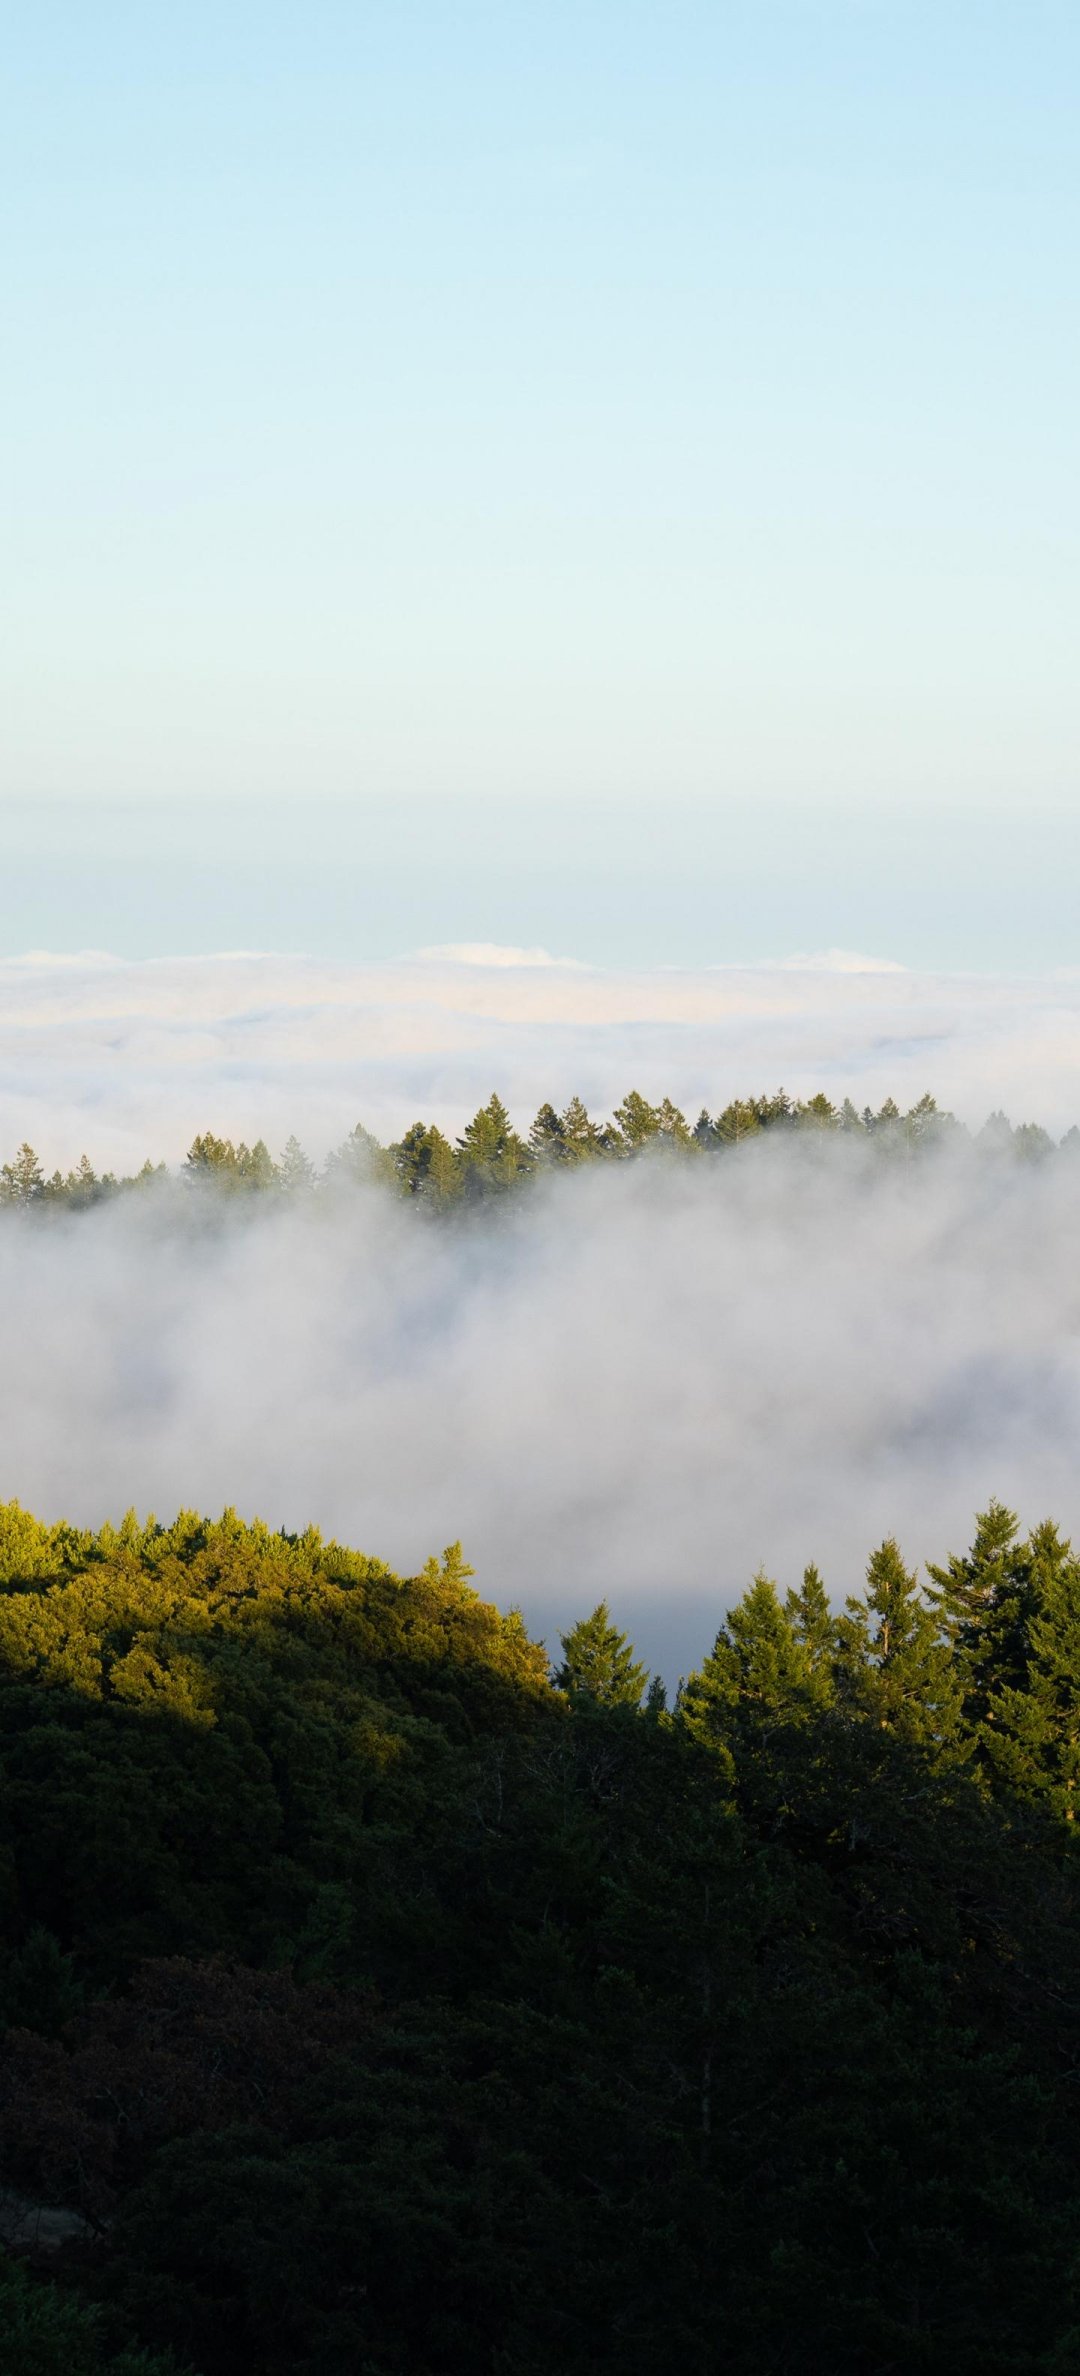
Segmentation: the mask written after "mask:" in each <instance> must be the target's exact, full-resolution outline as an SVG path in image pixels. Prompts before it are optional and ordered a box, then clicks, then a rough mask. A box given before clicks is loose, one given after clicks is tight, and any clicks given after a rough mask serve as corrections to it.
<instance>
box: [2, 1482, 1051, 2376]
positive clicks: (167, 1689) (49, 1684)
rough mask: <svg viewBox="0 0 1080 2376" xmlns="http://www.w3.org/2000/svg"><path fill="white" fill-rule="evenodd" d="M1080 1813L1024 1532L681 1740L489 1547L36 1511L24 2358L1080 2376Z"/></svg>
mask: <svg viewBox="0 0 1080 2376" xmlns="http://www.w3.org/2000/svg"><path fill="white" fill-rule="evenodd" d="M1078 1785H1080V1561H1078V1560H1077V1558H1076V1557H1075V1556H1074V1554H1073V1553H1072V1551H1071V1550H1070V1548H1069V1546H1068V1544H1067V1543H1065V1542H1064V1541H1063V1540H1062V1539H1061V1537H1060V1536H1059V1534H1058V1533H1057V1531H1056V1529H1055V1528H1054V1527H1053V1526H1052V1525H1051V1524H1046V1525H1043V1526H1041V1527H1039V1528H1037V1529H1036V1531H1035V1532H1034V1533H1033V1534H1032V1535H1031V1536H1030V1538H1028V1539H1027V1540H1021V1539H1020V1537H1019V1535H1018V1532H1017V1527H1016V1523H1015V1521H1014V1520H1013V1519H1012V1517H1011V1515H1010V1513H1009V1512H1008V1511H1005V1510H1003V1509H1001V1508H999V1507H997V1506H994V1507H992V1508H991V1509H990V1510H989V1511H988V1512H987V1513H985V1514H984V1516H983V1517H982V1518H981V1519H980V1520H979V1522H978V1526H977V1529H976V1534H975V1539H974V1543H973V1545H972V1547H971V1549H970V1550H969V1551H968V1552H966V1553H965V1554H963V1555H961V1556H957V1557H954V1558H952V1559H950V1560H947V1561H945V1562H944V1563H943V1564H942V1566H941V1567H940V1569H938V1570H936V1571H933V1572H932V1576H931V1588H930V1595H929V1596H925V1595H923V1594H921V1593H920V1592H919V1590H918V1588H917V1586H916V1583H915V1580H914V1578H913V1577H912V1576H911V1575H910V1574H909V1573H908V1571H907V1570H906V1568H905V1565H904V1562H903V1559H902V1557H901V1554H900V1552H899V1551H898V1549H897V1547H896V1545H895V1544H891V1543H886V1544H884V1545H882V1546H881V1547H880V1548H879V1549H878V1550H877V1551H876V1552H875V1553H874V1555H873V1557H872V1558H871V1560H870V1563H869V1568H868V1572H867V1581H866V1589H865V1592H864V1594H863V1595H862V1596H861V1597H859V1598H858V1599H856V1600H854V1601H851V1602H849V1603H848V1604H847V1606H846V1608H845V1609H844V1610H843V1612H842V1613H841V1614H840V1615H836V1614H835V1613H834V1612H833V1610H832V1609H831V1607H830V1604H829V1601H828V1598H827V1596H826V1593H825V1590H824V1587H823V1585H822V1582H821V1579H820V1578H819V1577H818V1576H817V1574H816V1571H815V1570H813V1569H812V1568H811V1569H808V1570H807V1572H806V1574H805V1576H804V1577H803V1579H802V1582H801V1583H800V1584H799V1585H798V1587H797V1588H795V1589H794V1590H792V1591H789V1592H787V1593H786V1594H781V1593H780V1592H779V1591H778V1590H777V1589H776V1587H775V1586H774V1585H773V1584H772V1583H771V1582H770V1581H769V1580H768V1579H766V1578H764V1577H759V1578H757V1579H756V1580H755V1581H754V1583H753V1584H752V1585H751V1587H750V1588H749V1590H748V1591H747V1593H746V1594H745V1596H744V1598H743V1600H742V1601H741V1602H740V1603H739V1605H738V1607H737V1608H735V1609H734V1610H733V1611H732V1612H731V1614H730V1616H729V1617H728V1618H727V1620H726V1622H725V1623H724V1624H723V1625H722V1626H721V1627H720V1630H719V1632H718V1634H717V1637H716V1640H715V1642H714V1644H713V1646H712V1648H711V1649H710V1650H709V1651H708V1654H707V1655H706V1656H704V1657H703V1659H702V1663H701V1665H700V1667H699V1669H698V1671H697V1672H696V1673H695V1674H694V1675H692V1676H691V1677H690V1678H689V1680H688V1681H687V1683H686V1684H685V1685H684V1686H683V1688H682V1690H681V1691H680V1693H679V1695H678V1699H677V1702H676V1704H675V1706H674V1707H673V1708H671V1709H668V1708H667V1707H666V1706H665V1704H664V1695H663V1692H662V1689H661V1688H660V1687H659V1685H658V1684H657V1683H656V1682H655V1681H654V1682H653V1683H652V1684H650V1683H649V1681H648V1678H647V1676H646V1675H645V1672H644V1670H643V1669H642V1668H641V1666H640V1665H639V1664H638V1662H637V1660H636V1659H635V1656H634V1653H633V1649H632V1647H631V1645H630V1644H629V1643H628V1642H627V1641H626V1639H625V1638H624V1636H623V1635H622V1634H621V1633H620V1632H619V1630H618V1627H617V1626H616V1624H615V1623H614V1622H613V1620H612V1619H611V1618H610V1616H609V1615H608V1612H607V1610H606V1608H604V1607H601V1608H600V1609H598V1610H595V1611H593V1612H592V1614H591V1615H586V1616H584V1617H583V1618H582V1620H581V1622H580V1623H579V1624H578V1625H577V1626H576V1627H575V1628H574V1629H573V1630H572V1631H571V1632H570V1633H569V1634H568V1635H567V1636H566V1637H565V1638H564V1641H563V1645H562V1656H561V1660H560V1662H559V1664H558V1667H557V1669H556V1671H555V1674H554V1675H552V1673H551V1671H550V1669H549V1666H548V1661H547V1658H546V1655H545V1653H544V1651H543V1649H542V1648H541V1647H540V1646H538V1645H537V1644H536V1643H534V1642H532V1641H531V1640H530V1639H529V1637H528V1635H527V1633H526V1631H525V1628H524V1626H523V1625H522V1623H521V1621H520V1619H519V1618H517V1617H516V1616H514V1615H512V1614H511V1615H502V1614H500V1613H499V1611H498V1610H497V1609H495V1608H494V1607H492V1606H490V1605H489V1604H488V1603H486V1602H485V1601H483V1600H481V1599H479V1598H477V1597H476V1595H475V1593H474V1591H473V1588H472V1586H471V1584H470V1581H469V1570H468V1568H467V1567H466V1566H465V1565H464V1563H463V1561H462V1557H461V1553H460V1550H459V1549H458V1547H457V1546H453V1547H452V1548H451V1549H450V1550H449V1551H448V1552H447V1553H446V1554H445V1555H444V1557H443V1559H442V1561H441V1562H435V1561H432V1562H430V1563H429V1565H428V1567H427V1568H426V1569H425V1571H424V1572H423V1573H422V1574H421V1575H419V1576H416V1577H412V1578H406V1579H402V1578H399V1577H397V1576H395V1575H393V1574H392V1573H391V1572H390V1571H389V1570H388V1569H387V1568H386V1567H384V1566H383V1565H382V1564H381V1563H380V1562H379V1561H378V1560H377V1559H371V1558H368V1557H365V1556H363V1555H361V1554H359V1553H357V1552H353V1551H349V1550H345V1549H342V1548H341V1547H340V1546H338V1545H336V1544H333V1543H325V1542H323V1541H322V1540H321V1539H320V1537H319V1536H318V1535H317V1534H316V1533H315V1532H310V1533H308V1534H306V1535H303V1536H300V1537H295V1536H284V1535H280V1534H273V1533H271V1532H269V1531H268V1530H267V1529H266V1528H265V1527H263V1526H260V1525H257V1524H256V1525H246V1524H244V1523H242V1522H241V1521H240V1520H239V1519H238V1518H236V1517H235V1516H234V1515H233V1514H232V1513H230V1512H226V1514H225V1515H224V1517H223V1518H221V1519H219V1520H218V1521H216V1522H214V1523H210V1522H208V1521H206V1520H204V1519H202V1518H199V1517H197V1516H194V1515H190V1514H189V1515H182V1516H181V1517H179V1518H178V1519H177V1520H176V1521H175V1523H174V1524H172V1525H170V1526H168V1527H160V1526H157V1525H155V1524H154V1522H153V1521H150V1522H148V1523H147V1524H146V1525H141V1524H139V1523H138V1522H137V1521H136V1520H135V1519H134V1518H133V1517H129V1518H127V1519H126V1520H125V1521H124V1523H123V1524H122V1525H121V1526H120V1527H119V1528H118V1529H115V1530H114V1529H111V1528H106V1529H103V1530H102V1532H101V1533H99V1534H97V1535H89V1534H86V1533H82V1532H80V1531H78V1530H77V1529H74V1528H72V1527H68V1526H53V1527H47V1526H44V1525H40V1524H38V1523H37V1522H36V1521H35V1520H34V1519H33V1518H32V1517H30V1516H29V1515H28V1514H27V1513H25V1512H24V1511H22V1510H21V1509H20V1508H19V1507H18V1506H17V1505H15V1504H10V1505H7V1507H6V1508H4V1509H3V1510H2V1511H0V1876H2V1878H0V1887H2V1890H3V1906H4V1920H3V1933H2V1938H3V1946H2V1953H0V2012H2V2015H3V2020H4V2024H5V2028H4V2034H3V2037H2V2041H0V2222H2V2225H3V2234H4V2235H5V2236H6V2238H7V2240H8V2242H9V2244H10V2245H14V2246H15V2247H16V2249H15V2251H14V2252H12V2253H10V2254H9V2256H8V2258H7V2260H6V2261H5V2260H3V2259H2V2257H0V2336H2V2337H3V2338H4V2349H3V2350H2V2351H0V2362H2V2364H3V2366H4V2368H5V2371H6V2376H59V2372H60V2371H61V2370H63V2371H64V2372H65V2376H97V2371H99V2370H101V2371H104V2370H106V2369H111V2370H112V2371H113V2376H117V2372H119V2376H165V2372H166V2371H167V2370H169V2369H172V2370H174V2371H175V2370H177V2369H180V2368H193V2369H195V2370H197V2371H198V2372H199V2376H249V2372H250V2371H260V2372H261V2376H346V2371H348V2372H349V2376H352V2372H353V2371H356V2372H358V2376H359V2372H364V2376H477V2372H478V2371H483V2372H484V2376H551V2372H552V2371H554V2370H559V2371H560V2372H565V2376H592V2371H594V2370H597V2369H610V2370H611V2371H613V2372H614V2371H620V2372H623V2376H625V2372H626V2371H631V2372H636V2371H641V2372H642V2376H668V2372H669V2371H675V2370H679V2371H683V2370H686V2371H690V2372H691V2376H717V2372H718V2371H721V2370H732V2371H736V2372H739V2376H741V2372H743V2371H745V2372H746V2376H758V2372H759V2371H768V2372H771V2371H776V2372H777V2376H781V2372H783V2376H796V2372H798V2376H844V2372H845V2371H847V2372H850V2376H867V2372H868V2371H881V2372H882V2376H884V2372H885V2371H896V2372H897V2376H899V2372H900V2371H907V2370H914V2369H923V2370H930V2371H938V2370H940V2371H942V2376H945V2372H948V2376H1021V2372H1023V2376H1031V2372H1033V2371H1043V2372H1045V2376H1067V2372H1068V2371H1071V2370H1072V2369H1074V2368H1075V2367H1076V2366H1077V2364H1078V2362H1080V2303H1078V2298H1077V2297H1078V2276H1077V2255H1076V2236H1077V2230H1078V2219H1080V2168H1078V2144H1080V2089H1078V2084H1077V2071H1078V2068H1080V2004H1078V2001H1077V1989H1076V1974H1077V1969H1078V1967H1080V1917H1078V1908H1077V1898H1076V1875H1077V1866H1076V1854H1075V1838H1076V1832H1075V1823H1074V1815H1075V1806H1076V1794H1077V1789H1078ZM46 2214H47V2215H48V2216H47V2217H46V2216H45V2215H46ZM49 2238H51V2239H52V2242H51V2247H50V2248H49V2249H46V2241H47V2240H48V2239H49ZM147 2355H149V2356H147Z"/></svg>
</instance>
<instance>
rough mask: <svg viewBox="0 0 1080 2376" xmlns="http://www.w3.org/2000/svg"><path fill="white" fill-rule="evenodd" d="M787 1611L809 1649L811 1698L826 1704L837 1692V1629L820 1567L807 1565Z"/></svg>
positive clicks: (786, 1605) (786, 1603)
mask: <svg viewBox="0 0 1080 2376" xmlns="http://www.w3.org/2000/svg"><path fill="white" fill-rule="evenodd" d="M784 1612H785V1615H786V1617H787V1619H788V1622H789V1624H790V1626H791V1628H792V1631H793V1633H794V1635H795V1639H796V1641H797V1643H798V1644H799V1646H800V1648H801V1649H802V1650H803V1651H804V1652H805V1656H806V1666H807V1685H808V1690H809V1695H810V1698H811V1700H812V1701H814V1702H816V1703H817V1704H818V1705H819V1706H824V1705H825V1704H826V1703H827V1702H828V1701H829V1700H831V1698H832V1696H833V1683H834V1667H835V1661H836V1650H837V1629H836V1619H835V1617H834V1616H833V1613H832V1610H831V1608H830V1607H829V1596H828V1594H827V1592H826V1590H825V1586H824V1584H823V1583H822V1581H821V1577H820V1575H819V1573H818V1570H817V1568H816V1567H814V1566H812V1565H811V1566H810V1567H808V1568H804V1569H803V1580H802V1583H801V1584H800V1585H799V1587H798V1589H797V1590H795V1591H791V1592H789V1593H788V1594H787V1596H786V1599H785V1601H784Z"/></svg>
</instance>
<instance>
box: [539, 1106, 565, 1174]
mask: <svg viewBox="0 0 1080 2376" xmlns="http://www.w3.org/2000/svg"><path fill="white" fill-rule="evenodd" d="M529 1150H530V1153H531V1154H532V1156H533V1158H534V1160H535V1161H536V1162H537V1163H539V1164H555V1163H566V1162H568V1161H569V1160H570V1154H569V1149H568V1147H567V1144H566V1130H565V1128H564V1125H563V1123H562V1121H561V1119H560V1117H559V1115H558V1114H557V1113H556V1111H555V1108H554V1106H553V1105H542V1106H541V1107H540V1110H539V1112H538V1114H537V1116H536V1119H535V1121H534V1122H533V1123H532V1125H531V1127H530V1130H529Z"/></svg>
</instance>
